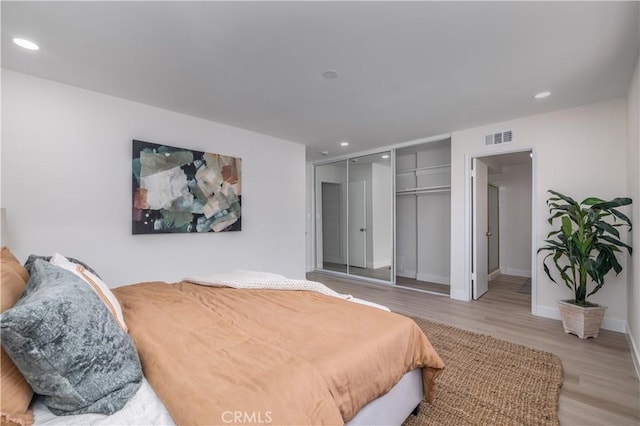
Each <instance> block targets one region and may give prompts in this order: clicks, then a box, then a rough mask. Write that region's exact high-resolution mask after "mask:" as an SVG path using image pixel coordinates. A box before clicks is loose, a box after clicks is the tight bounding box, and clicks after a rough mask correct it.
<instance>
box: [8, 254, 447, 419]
mask: <svg viewBox="0 0 640 426" xmlns="http://www.w3.org/2000/svg"><path fill="white" fill-rule="evenodd" d="M52 259H53V258H52ZM52 259H47V260H45V259H37V260H36V261H35V262H32V265H31V269H30V272H31V277H30V279H29V285H27V291H25V294H26V296H23V297H22V298H21V300H20V301H18V302H17V303H16V304H15V306H14V307H12V308H8V309H7V308H6V307H5V306H3V311H4V312H3V314H2V330H3V348H4V349H5V350H6V351H7V352H9V353H10V355H11V358H12V359H13V358H14V357H15V360H14V361H15V364H16V365H17V366H18V369H19V370H22V368H20V367H21V365H20V364H21V363H22V364H24V361H21V360H20V355H19V354H16V353H15V350H14V349H13V348H9V347H6V346H7V345H6V344H5V334H4V333H5V331H7V328H6V327H10V326H11V325H12V324H13V323H12V322H11V321H12V316H16V317H18V318H19V319H20V321H21V323H20V324H19V325H13V326H14V327H17V328H20V327H23V325H22V322H23V320H24V319H23V317H20V316H19V315H18V314H17V313H14V312H15V311H20V309H23V308H21V307H22V306H23V305H25V304H26V305H28V303H27V302H29V300H31V301H33V300H36V301H37V297H35V296H33V293H34V291H32V290H29V288H30V286H31V287H34V284H33V282H35V281H38V280H36V279H35V278H34V277H35V276H47V277H49V276H50V275H55V277H56V280H57V281H56V284H55V285H54V286H53V287H54V288H55V289H59V286H60V285H62V284H59V282H63V283H65V284H66V283H67V281H70V280H72V277H73V276H75V277H76V278H78V282H76V283H75V284H76V285H77V286H78V287H77V289H76V290H74V291H73V292H70V291H69V290H65V292H64V294H65V296H64V298H65V303H66V300H67V299H69V296H68V295H69V294H75V293H79V292H83V291H84V293H83V294H84V296H83V297H84V298H83V299H79V300H78V301H77V302H76V303H77V304H79V306H87V305H86V303H87V301H86V300H85V299H86V298H87V297H88V298H92V297H93V298H95V299H97V300H98V303H99V304H102V305H103V306H105V307H106V309H104V312H102V308H91V309H79V310H80V311H82V312H83V314H85V313H86V315H89V316H91V319H90V320H89V322H90V323H91V324H98V326H97V328H98V329H100V332H99V333H98V338H102V335H101V334H100V333H103V332H104V330H103V328H104V327H106V325H105V324H107V325H108V326H109V327H110V328H109V330H111V331H112V332H113V333H114V334H113V335H114V336H116V335H117V336H118V337H117V338H121V334H124V336H125V337H123V339H125V340H124V342H126V341H130V342H131V345H132V347H133V352H134V354H133V355H131V354H130V355H129V356H124V355H123V356H121V357H120V358H123V360H120V361H122V364H118V366H117V367H114V366H113V365H107V364H108V363H109V362H111V360H110V359H109V360H105V361H104V362H105V366H103V368H102V370H101V371H100V374H103V375H104V374H107V373H108V374H112V373H113V371H111V370H114V369H115V370H117V371H116V373H117V374H113V375H114V376H115V377H116V379H117V380H120V382H119V383H118V384H115V385H112V387H113V388H114V389H116V393H117V392H120V391H121V390H122V389H127V388H128V387H131V390H129V391H128V393H130V395H129V396H128V397H127V398H126V401H122V400H123V399H124V397H123V396H122V395H121V396H119V397H117V398H115V402H113V401H111V400H108V401H107V399H108V398H111V396H110V395H111V394H108V395H107V396H102V395H99V396H98V397H97V399H96V396H95V395H93V394H92V392H96V389H95V388H96V387H101V386H95V383H92V386H87V387H86V388H88V389H89V390H86V392H88V393H90V394H91V395H92V396H91V397H92V398H94V399H96V401H98V402H96V403H93V402H92V404H94V405H98V406H99V407H102V408H104V407H105V406H106V407H107V411H109V409H111V410H113V408H114V407H116V406H118V409H117V410H115V411H113V412H112V413H107V414H96V413H88V412H82V411H83V410H84V408H82V407H84V406H86V405H87V403H86V402H85V403H83V404H84V405H83V404H80V405H81V406H82V407H81V408H80V409H79V410H70V411H71V412H72V413H73V415H72V416H68V415H65V416H60V415H55V414H61V413H62V414H68V413H66V412H63V411H64V409H66V408H65V407H66V406H65V405H64V404H67V402H66V401H65V402H64V404H63V403H60V402H59V401H57V400H55V399H54V398H53V397H52V396H51V395H48V394H47V391H46V389H45V391H44V392H45V395H47V396H45V397H37V398H35V399H34V403H33V404H32V407H33V410H34V413H35V416H34V417H35V423H36V424H71V423H73V422H74V421H77V422H78V424H113V423H126V424H140V423H145V424H174V423H175V424H229V423H232V424H236V423H242V424H248V423H251V424H265V423H267V424H344V423H347V424H399V423H401V422H402V421H403V420H404V419H405V418H406V417H407V416H408V415H410V413H411V411H412V410H413V409H414V408H416V406H417V405H418V404H419V402H420V401H421V400H422V399H423V398H425V399H427V400H432V398H433V397H434V392H435V390H434V386H435V379H436V377H437V375H438V374H439V373H440V371H441V370H442V368H443V367H444V365H443V364H442V361H441V360H440V358H439V357H438V355H437V353H436V352H435V350H433V348H432V347H431V344H430V343H429V341H428V339H427V338H426V336H424V334H423V333H422V331H421V330H420V329H419V327H418V326H417V325H416V324H415V323H414V322H413V321H412V320H410V319H408V318H406V317H403V316H401V315H397V314H394V313H391V312H388V311H386V310H385V309H383V307H380V306H379V305H375V304H368V303H366V302H364V301H360V300H353V298H351V297H349V296H345V295H338V294H337V293H334V292H332V291H331V290H330V289H328V288H326V287H324V286H322V285H321V284H319V283H312V282H309V281H304V280H300V281H298V280H287V279H285V278H284V277H282V276H278V275H269V274H259V275H256V273H251V274H253V275H251V276H247V275H246V274H245V275H244V276H240V277H238V274H237V273H236V274H235V275H224V274H222V275H221V274H218V275H214V276H209V277H205V279H202V278H190V279H185V280H184V281H182V282H180V283H174V284H168V283H163V282H148V283H139V284H134V285H129V286H124V287H118V288H115V289H112V291H109V293H111V294H110V295H107V296H104V297H95V296H96V295H98V293H100V290H98V291H96V289H95V286H92V285H89V286H88V287H89V289H88V290H86V289H83V287H82V283H81V282H80V281H82V280H83V279H85V281H89V282H91V283H90V284H93V285H95V284H96V282H98V281H100V279H99V277H98V276H97V274H94V273H92V272H91V271H89V270H87V268H86V267H85V266H86V265H85V266H83V265H81V264H78V263H75V262H72V261H69V260H67V259H66V258H65V259H64V261H66V262H68V263H64V264H65V265H66V266H67V268H68V269H67V270H65V271H60V270H58V269H54V268H56V267H60V265H56V264H53V265H52V264H51V261H52ZM58 260H59V261H60V262H63V261H62V260H60V259H59V258H58ZM4 264H5V263H4V260H3V266H4ZM4 269H5V268H4V267H3V289H4V286H5V284H4V282H5V281H6V280H5V274H4ZM87 277H89V279H88V280H86V278H87ZM47 279H48V278H47ZM42 286H43V285H42V284H40V287H42ZM85 287H87V286H86V283H85ZM105 287H106V286H105ZM85 290H86V291H85ZM107 290H108V289H107ZM58 291H59V290H58ZM91 295H93V296H91ZM3 297H4V296H3ZM23 299H26V302H25V301H24V300H23ZM105 299H106V300H105ZM94 302H95V300H93V301H92V303H94ZM354 302H355V303H354ZM39 303H41V302H39ZM3 304H4V302H3ZM47 306H48V305H47ZM96 306H99V305H96ZM5 309H7V310H5ZM85 311H86V312H85ZM96 312H101V314H100V315H101V316H99V317H96V318H94V316H96V315H98V313H96ZM105 312H106V313H105ZM29 315H33V313H32V312H31V311H30V313H29ZM64 315H67V312H65V314H64ZM64 315H63V316H64ZM120 320H122V323H120ZM88 328H89V329H90V328H91V327H88ZM125 330H126V331H125ZM111 331H109V332H108V333H110V332H111ZM11 332H12V331H11V330H9V334H8V335H7V336H9V337H11V336H12V335H11ZM56 333H57V332H56ZM108 333H107V334H108ZM23 334H24V333H23ZM77 334H78V333H77V332H75V333H73V332H72V333H69V336H65V337H64V338H68V339H71V340H73V339H77V338H79V337H78V336H77ZM48 338H49V340H51V339H53V338H52V337H51V336H49V337H48ZM55 338H56V339H60V337H58V336H57V335H56V336H55ZM91 339H92V342H93V341H94V340H96V339H97V338H96V337H95V336H92V337H91ZM109 339H112V337H109ZM109 339H107V340H109ZM45 340H46V339H45ZM71 340H70V341H71ZM74 341H75V340H74ZM23 343H24V342H23ZM83 345H84V343H83ZM68 346H74V344H71V343H69V344H68ZM95 346H96V347H97V350H98V351H101V350H103V349H104V348H103V347H102V346H103V345H102V344H101V345H95ZM83 347H88V346H83ZM80 352H83V351H80ZM108 353H111V352H108V351H107V352H105V354H108ZM82 355H84V354H80V355H77V354H76V355H74V356H82ZM93 358H96V357H93ZM97 358H98V359H100V356H98V357H97ZM134 358H135V359H134ZM138 359H139V361H138V363H139V365H140V367H141V373H140V374H139V375H136V373H135V371H134V370H135V368H131V371H130V369H129V367H126V365H128V364H127V363H128V362H131V364H132V365H133V364H135V361H136V360H138ZM54 361H55V362H57V361H58V360H57V358H56V359H54ZM120 361H118V362H120ZM122 365H125V367H122ZM134 366H135V365H134ZM22 367H24V366H22ZM89 368H93V366H91V367H89ZM3 370H4V364H3ZM105 371H106V372H107V373H105ZM142 372H143V374H142ZM83 374H84V372H83ZM123 376H125V377H128V379H126V380H124V379H123V378H122V377H123ZM83 377H84V376H83ZM100 377H102V376H100ZM4 380H5V379H4V374H3V386H4ZM65 380H67V379H65ZM74 380H75V379H73V378H72V379H71V380H67V382H69V381H70V382H74ZM82 380H85V379H84V378H83V379H82ZM82 380H80V381H79V382H81V381H82ZM100 380H102V378H100ZM27 381H28V382H29V385H31V386H32V387H33V388H34V389H36V388H38V386H40V384H39V383H35V386H34V383H32V382H37V380H34V379H32V378H31V379H29V378H28V379H27ZM65 383H66V382H65ZM96 383H98V382H96ZM100 383H101V382H100ZM83 391H84V390H83ZM38 393H41V392H38ZM74 395H75V394H74ZM118 404H119V405H118ZM61 406H62V409H61V408H60V407H61ZM52 407H53V409H52ZM85 411H86V410H85ZM4 414H5V407H4V400H3V415H4ZM118 416H120V417H118ZM140 416H142V417H140ZM144 416H147V417H144ZM127 419H133V420H127Z"/></svg>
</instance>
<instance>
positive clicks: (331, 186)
mask: <svg viewBox="0 0 640 426" xmlns="http://www.w3.org/2000/svg"><path fill="white" fill-rule="evenodd" d="M391 157H392V154H391V152H389V151H387V152H381V153H376V154H371V155H365V156H359V157H353V158H349V159H347V160H343V161H337V162H333V163H328V164H322V165H317V166H316V168H315V176H316V177H315V190H316V269H318V270H324V271H330V272H339V273H345V274H347V275H355V276H359V277H364V278H369V279H372V280H379V281H386V282H393V277H394V276H393V258H394V256H393V212H394V206H393V203H394V185H393V177H394V175H393V170H392V158H391Z"/></svg>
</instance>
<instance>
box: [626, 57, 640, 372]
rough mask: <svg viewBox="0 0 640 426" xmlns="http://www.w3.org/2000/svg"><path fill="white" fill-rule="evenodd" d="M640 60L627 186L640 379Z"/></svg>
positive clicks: (630, 306) (632, 323)
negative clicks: (631, 227) (630, 200)
mask: <svg viewBox="0 0 640 426" xmlns="http://www.w3.org/2000/svg"><path fill="white" fill-rule="evenodd" d="M639 72H640V58H639V60H638V62H637V63H636V70H635V72H634V74H633V79H632V81H631V86H630V87H629V94H628V96H627V117H628V118H627V184H628V185H629V192H628V195H629V197H631V199H632V200H633V204H632V206H631V210H632V213H631V217H630V218H631V223H632V224H633V230H632V231H631V238H630V241H631V244H632V247H633V248H634V252H633V256H632V257H631V259H629V262H628V263H627V278H628V280H627V332H628V333H629V334H628V335H629V339H630V341H631V345H632V351H631V353H632V354H633V356H634V361H635V366H636V374H637V375H638V376H640V125H639V124H638V121H639V119H640V106H639V104H640V100H639V98H640V82H639V81H638V80H639V77H638V73H639Z"/></svg>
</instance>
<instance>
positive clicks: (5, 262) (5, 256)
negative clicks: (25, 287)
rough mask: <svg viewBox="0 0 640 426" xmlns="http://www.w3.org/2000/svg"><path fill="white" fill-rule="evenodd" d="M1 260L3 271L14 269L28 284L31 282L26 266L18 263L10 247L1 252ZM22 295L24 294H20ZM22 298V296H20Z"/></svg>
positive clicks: (3, 248)
mask: <svg viewBox="0 0 640 426" xmlns="http://www.w3.org/2000/svg"><path fill="white" fill-rule="evenodd" d="M0 259H2V269H5V268H10V269H13V270H14V271H16V272H17V273H18V275H20V277H22V280H23V281H24V282H25V283H26V282H27V281H29V272H27V270H26V269H25V267H24V266H22V265H21V264H20V262H18V259H16V257H15V256H14V255H13V253H11V250H9V248H8V247H2V249H1V250H0ZM20 294H22V293H20ZM18 297H20V296H18Z"/></svg>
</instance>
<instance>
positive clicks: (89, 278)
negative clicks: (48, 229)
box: [49, 253, 129, 332]
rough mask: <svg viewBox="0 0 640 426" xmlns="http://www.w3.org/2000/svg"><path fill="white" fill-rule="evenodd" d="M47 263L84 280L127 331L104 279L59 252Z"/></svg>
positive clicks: (116, 302)
mask: <svg viewBox="0 0 640 426" xmlns="http://www.w3.org/2000/svg"><path fill="white" fill-rule="evenodd" d="M49 263H51V264H52V265H56V266H59V267H61V268H63V269H66V270H67V271H71V272H73V273H74V274H76V275H77V276H78V277H80V278H81V279H82V280H83V281H84V282H86V283H87V284H88V285H89V287H91V288H92V289H93V291H95V292H96V294H97V295H98V297H100V300H102V303H104V304H105V306H106V307H107V309H109V312H111V315H113V317H114V318H115V319H116V321H117V322H118V324H120V327H122V329H123V330H124V331H126V332H128V331H129V329H128V327H127V323H125V322H124V315H123V314H122V307H121V306H120V302H118V299H117V298H116V296H114V295H113V293H112V292H111V290H109V287H108V286H107V285H106V284H105V283H104V281H102V280H101V279H100V278H98V277H97V276H96V275H95V274H93V273H91V272H90V271H88V270H86V269H85V268H84V266H82V265H79V264H77V263H73V262H70V261H69V260H68V259H67V258H66V257H64V256H63V255H61V254H59V253H56V254H54V255H53V256H51V260H49Z"/></svg>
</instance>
